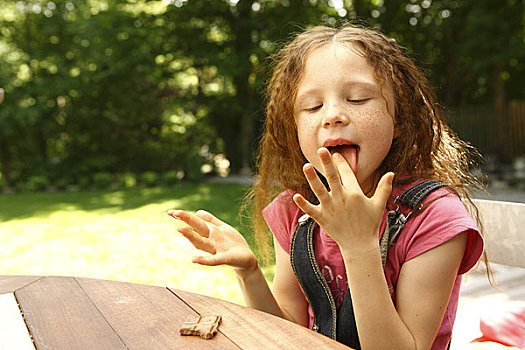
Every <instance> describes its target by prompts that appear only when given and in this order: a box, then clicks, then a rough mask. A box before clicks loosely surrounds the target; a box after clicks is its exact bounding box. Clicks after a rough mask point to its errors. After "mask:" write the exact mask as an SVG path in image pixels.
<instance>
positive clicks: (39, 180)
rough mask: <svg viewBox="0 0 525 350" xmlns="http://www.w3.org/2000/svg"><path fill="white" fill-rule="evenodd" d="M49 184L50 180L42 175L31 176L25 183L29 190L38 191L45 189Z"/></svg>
mask: <svg viewBox="0 0 525 350" xmlns="http://www.w3.org/2000/svg"><path fill="white" fill-rule="evenodd" d="M47 186H49V180H48V179H47V177H45V176H42V175H36V176H31V177H30V178H29V180H27V182H26V184H25V189H26V190H27V191H31V192H36V191H43V190H45V189H46V188H47Z"/></svg>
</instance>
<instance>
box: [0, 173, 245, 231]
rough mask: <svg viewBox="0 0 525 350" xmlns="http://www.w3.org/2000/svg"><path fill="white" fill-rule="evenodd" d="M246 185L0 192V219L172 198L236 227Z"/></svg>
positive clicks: (177, 204) (116, 208)
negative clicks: (6, 193) (4, 193)
mask: <svg viewBox="0 0 525 350" xmlns="http://www.w3.org/2000/svg"><path fill="white" fill-rule="evenodd" d="M247 190H248V186H246V185H240V184H230V183H226V184H223V183H221V184H219V183H200V184H193V183H180V184H177V185H175V186H172V187H155V188H135V189H124V190H113V191H111V190H104V191H103V190H95V191H79V192H57V193H17V194H10V195H0V220H1V221H4V222H5V221H9V220H14V219H24V218H29V217H35V216H46V215H50V214H52V213H53V212H56V211H67V210H84V211H95V210H109V211H110V212H119V211H124V210H132V209H137V208H140V207H143V206H146V205H150V204H155V203H162V202H169V201H173V205H170V206H169V207H167V208H166V210H167V209H171V208H175V207H177V208H178V209H184V210H189V211H195V210H198V209H205V210H208V211H210V212H212V213H213V214H214V215H216V216H217V217H219V218H221V219H222V220H224V221H226V222H228V223H230V224H231V225H233V226H236V227H239V225H240V222H239V215H238V214H239V208H240V205H241V202H242V198H243V195H244V194H245V193H246V191H247Z"/></svg>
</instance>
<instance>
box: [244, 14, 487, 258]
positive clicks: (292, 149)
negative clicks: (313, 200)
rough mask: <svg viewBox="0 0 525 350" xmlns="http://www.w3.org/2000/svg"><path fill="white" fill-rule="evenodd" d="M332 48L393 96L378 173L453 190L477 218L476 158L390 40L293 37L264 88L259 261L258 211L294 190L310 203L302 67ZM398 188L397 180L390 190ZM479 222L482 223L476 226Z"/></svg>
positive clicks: (361, 33) (353, 33)
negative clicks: (364, 66) (352, 56)
mask: <svg viewBox="0 0 525 350" xmlns="http://www.w3.org/2000/svg"><path fill="white" fill-rule="evenodd" d="M331 43H338V44H345V45H351V47H352V48H354V49H357V50H358V51H360V52H361V54H363V56H364V57H365V58H366V59H367V60H368V62H369V63H370V64H371V65H372V67H373V68H374V70H375V72H376V75H377V79H378V81H379V82H380V84H381V85H382V86H387V85H386V84H389V85H390V86H391V87H392V89H393V91H394V103H395V121H396V125H397V128H398V131H399V137H397V138H396V139H394V140H393V143H392V147H391V149H390V151H389V153H388V155H387V156H386V158H385V159H384V160H383V163H382V164H381V166H380V167H379V169H378V171H377V176H378V178H380V177H381V176H382V175H383V174H385V173H386V172H387V171H393V172H394V173H395V174H402V175H403V180H402V182H404V183H407V182H412V181H414V180H416V179H432V180H439V181H442V182H444V183H447V184H448V185H450V187H451V188H452V189H453V190H454V191H455V192H456V193H457V194H458V195H459V196H460V198H461V199H462V200H463V201H464V202H465V204H467V206H468V207H469V208H471V209H473V211H474V213H473V214H474V216H475V217H476V219H477V210H476V208H475V206H473V204H472V201H471V199H470V196H469V193H468V191H467V188H468V187H471V186H476V187H482V186H481V183H480V182H479V181H478V180H477V179H476V178H475V177H474V176H472V175H471V173H470V172H469V169H470V167H471V165H472V162H471V159H472V156H473V155H475V156H476V157H479V154H478V153H477V152H476V150H475V149H474V148H473V147H471V146H470V145H468V144H467V143H465V142H463V141H461V140H460V139H459V138H458V137H457V136H456V134H455V133H454V132H452V130H450V128H449V127H448V126H447V124H446V122H445V119H444V116H443V110H442V108H441V107H440V105H439V104H438V102H437V98H436V96H435V94H434V91H433V89H432V87H431V85H430V83H429V82H428V80H427V79H426V77H425V75H424V74H423V73H422V71H421V70H420V69H419V68H418V67H417V66H416V65H415V64H414V62H413V60H412V59H410V58H409V57H407V55H405V53H404V50H403V49H402V48H401V47H400V46H399V45H398V44H397V43H396V41H395V40H393V39H390V38H388V37H386V36H385V35H383V34H381V33H379V32H377V31H375V30H372V29H368V28H365V27H362V26H355V25H350V24H347V25H344V26H341V27H339V28H330V27H323V26H318V27H313V28H311V29H309V30H306V31H304V32H302V33H301V34H298V35H297V36H295V38H294V39H293V40H292V41H291V42H290V43H288V44H287V45H285V46H284V47H283V48H282V49H281V50H280V51H278V52H277V53H276V54H275V55H274V56H273V57H272V59H273V64H274V65H273V74H272V77H271V79H270V81H269V83H268V85H267V90H266V91H267V95H266V98H267V107H266V119H265V123H264V130H263V134H262V139H261V141H260V145H259V153H258V157H257V177H256V182H255V184H254V186H253V188H252V190H251V192H250V193H249V195H248V197H247V200H248V202H249V203H253V204H254V205H253V208H252V209H253V210H254V214H255V220H254V228H255V233H254V239H255V242H256V243H257V245H258V251H259V254H260V255H261V257H263V258H267V257H269V256H270V251H271V250H270V248H271V241H270V237H271V236H270V235H269V234H268V229H267V226H266V223H265V222H264V219H263V217H262V209H263V208H264V207H265V206H266V205H268V204H269V202H270V201H271V200H273V199H274V198H275V197H276V196H277V195H278V194H279V193H280V192H282V191H284V190H286V189H291V190H293V191H296V192H299V193H301V194H303V195H304V196H305V197H306V198H308V196H309V195H310V188H309V185H308V183H307V182H306V179H305V177H304V174H303V172H302V167H303V165H304V164H305V163H306V162H307V160H306V158H305V157H304V156H303V154H302V152H301V149H300V147H299V141H298V138H297V128H296V124H295V118H294V103H295V97H296V93H297V87H298V85H299V82H300V80H301V78H302V75H303V70H304V67H305V62H306V60H307V59H308V56H309V54H310V53H311V52H312V51H314V50H315V49H317V48H319V47H321V46H324V45H328V44H331ZM400 182H401V180H400V179H399V178H397V176H396V178H395V180H394V185H395V184H399V183H400ZM478 222H479V220H478Z"/></svg>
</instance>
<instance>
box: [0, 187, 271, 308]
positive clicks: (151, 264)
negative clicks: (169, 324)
mask: <svg viewBox="0 0 525 350" xmlns="http://www.w3.org/2000/svg"><path fill="white" fill-rule="evenodd" d="M245 190H246V187H243V186H240V185H231V184H228V185H225V184H209V185H208V184H206V185H187V186H184V187H183V186H179V187H176V188H170V189H162V188H158V189H143V190H133V191H114V192H103V191H99V192H97V193H93V192H84V193H80V192H77V193H59V194H34V195H32V196H31V195H29V194H20V195H8V196H6V195H4V196H0V206H1V208H2V213H0V216H1V217H2V222H0V239H1V241H2V250H1V251H0V261H1V265H0V274H11V275H12V274H21V275H68V276H82V277H92V278H101V279H110V280H119V281H129V282H136V283H145V284H153V285H159V286H170V287H174V288H179V289H184V290H188V291H192V292H197V293H201V294H206V295H210V296H214V297H218V298H221V299H225V300H229V301H232V302H236V303H242V295H241V293H240V291H239V288H238V286H237V281H236V279H235V276H234V273H233V271H232V270H231V269H230V268H228V267H216V268H210V267H204V266H198V265H195V264H192V263H191V258H192V257H193V256H194V255H196V254H197V251H196V250H195V249H194V248H193V246H192V245H191V244H190V243H189V242H188V241H186V239H184V238H183V237H182V236H181V235H179V234H178V232H177V231H176V226H177V225H179V224H180V223H179V222H178V221H176V220H174V219H173V218H171V217H169V216H168V215H167V214H166V211H167V210H168V209H170V208H175V207H178V208H184V209H188V210H197V209H199V208H204V209H207V210H209V211H210V212H212V213H214V214H216V215H217V216H218V217H220V218H221V219H224V220H225V221H228V222H229V223H231V224H232V225H234V226H236V227H237V228H239V219H238V208H239V205H240V201H239V199H240V198H241V197H242V194H243V193H244V191H245ZM38 202H40V203H38ZM97 203H98V204H97ZM8 207H9V208H8ZM28 207H29V208H33V209H34V208H39V207H40V208H41V209H40V210H33V212H32V214H31V213H28V212H26V210H25V208H28ZM4 208H7V209H6V210H5V211H4ZM30 214H31V215H30ZM241 231H242V230H241ZM265 272H266V274H267V276H269V277H270V278H271V277H272V273H273V272H272V268H271V267H269V268H267V269H265Z"/></svg>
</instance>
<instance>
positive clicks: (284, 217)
mask: <svg viewBox="0 0 525 350" xmlns="http://www.w3.org/2000/svg"><path fill="white" fill-rule="evenodd" d="M294 194H295V192H294V191H292V190H286V191H284V192H282V193H280V194H279V195H278V196H277V197H276V198H275V199H274V200H273V201H272V202H271V203H270V204H269V205H268V206H267V207H266V208H264V209H263V212H262V214H263V217H264V219H265V220H266V223H267V224H268V227H269V228H270V230H271V231H272V234H273V235H274V237H275V239H276V240H277V242H279V244H280V245H281V247H282V248H283V249H284V250H285V251H286V252H287V253H289V250H290V239H291V236H292V233H293V231H294V230H295V227H296V225H297V222H298V220H299V218H300V217H301V216H302V215H304V213H303V212H302V211H301V210H300V209H299V207H298V206H297V205H296V204H295V202H294V201H293V199H292V198H293V195H294Z"/></svg>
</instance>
